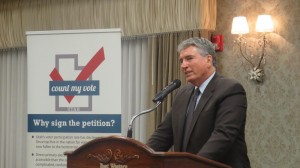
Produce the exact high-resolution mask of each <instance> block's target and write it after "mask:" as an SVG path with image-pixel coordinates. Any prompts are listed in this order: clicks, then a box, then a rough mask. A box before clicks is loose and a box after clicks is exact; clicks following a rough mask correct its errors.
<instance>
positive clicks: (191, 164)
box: [64, 136, 230, 168]
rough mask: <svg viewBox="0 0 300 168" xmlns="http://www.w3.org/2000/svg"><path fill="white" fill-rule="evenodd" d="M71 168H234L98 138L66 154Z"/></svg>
mask: <svg viewBox="0 0 300 168" xmlns="http://www.w3.org/2000/svg"><path fill="white" fill-rule="evenodd" d="M64 154H65V155H67V168H230V166H227V165H224V164H222V163H219V162H215V161H213V160H209V159H206V158H204V157H200V156H197V155H193V154H190V153H186V152H155V151H153V150H152V149H151V148H150V147H148V146H147V145H145V144H143V143H141V142H139V141H136V140H134V139H131V138H126V137H120V136H109V137H101V138H96V139H94V140H92V141H90V142H88V143H86V144H84V145H82V146H80V147H79V148H78V149H76V150H75V151H73V152H65V153H64Z"/></svg>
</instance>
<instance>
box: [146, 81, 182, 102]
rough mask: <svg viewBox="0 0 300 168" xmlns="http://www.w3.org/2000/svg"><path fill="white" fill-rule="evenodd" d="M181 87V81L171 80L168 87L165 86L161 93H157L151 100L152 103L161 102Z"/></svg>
mask: <svg viewBox="0 0 300 168" xmlns="http://www.w3.org/2000/svg"><path fill="white" fill-rule="evenodd" d="M180 85H181V81H180V80H178V79H175V80H173V81H172V82H171V83H170V84H169V85H168V86H166V87H165V88H164V89H163V90H162V91H160V92H159V93H157V94H156V95H155V97H154V99H153V100H152V101H153V102H154V103H156V102H158V101H160V102H162V101H163V99H164V98H165V97H166V96H167V95H168V94H169V93H171V92H172V91H173V90H175V89H177V88H179V87H180Z"/></svg>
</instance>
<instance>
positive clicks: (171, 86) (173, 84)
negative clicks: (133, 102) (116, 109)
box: [127, 79, 181, 138]
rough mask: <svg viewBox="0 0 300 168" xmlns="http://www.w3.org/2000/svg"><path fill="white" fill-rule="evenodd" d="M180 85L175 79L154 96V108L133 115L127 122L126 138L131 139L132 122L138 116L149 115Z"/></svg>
mask: <svg viewBox="0 0 300 168" xmlns="http://www.w3.org/2000/svg"><path fill="white" fill-rule="evenodd" d="M180 85H181V82H180V80H178V79H175V80H173V81H172V82H171V83H170V84H169V85H168V86H166V87H165V88H164V89H163V90H162V91H160V92H159V93H157V94H156V95H155V98H154V99H153V100H152V101H153V102H154V103H156V104H155V106H154V107H153V108H151V109H148V110H144V111H142V112H140V113H138V114H136V115H134V116H133V117H132V118H131V120H130V122H129V126H128V131H127V137H128V138H132V124H133V121H134V120H135V119H136V118H137V117H138V116H140V115H142V114H146V113H149V112H151V111H153V110H155V109H156V108H157V107H158V106H159V105H160V104H161V102H162V101H163V99H164V98H165V97H166V96H167V95H168V94H169V93H171V92H172V91H173V90H175V89H177V88H179V87H180Z"/></svg>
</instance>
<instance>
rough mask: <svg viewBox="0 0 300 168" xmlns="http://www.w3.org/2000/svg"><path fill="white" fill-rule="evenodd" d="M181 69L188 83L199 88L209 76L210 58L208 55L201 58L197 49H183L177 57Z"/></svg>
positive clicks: (191, 47)
mask: <svg viewBox="0 0 300 168" xmlns="http://www.w3.org/2000/svg"><path fill="white" fill-rule="evenodd" d="M179 59H180V62H181V69H182V71H183V72H184V74H185V78H186V80H187V81H188V82H190V83H192V84H193V85H195V86H200V85H201V84H202V83H203V82H204V81H205V80H206V79H207V78H208V77H209V75H210V69H211V66H212V63H211V62H212V57H211V56H210V55H208V56H206V57H203V56H201V55H200V54H199V52H198V51H197V48H196V47H194V46H190V47H188V48H186V49H183V50H182V51H181V52H180V56H179Z"/></svg>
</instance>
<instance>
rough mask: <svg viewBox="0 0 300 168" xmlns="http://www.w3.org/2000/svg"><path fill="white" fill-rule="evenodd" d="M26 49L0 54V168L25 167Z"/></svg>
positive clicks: (9, 50) (0, 52)
mask: <svg viewBox="0 0 300 168" xmlns="http://www.w3.org/2000/svg"><path fill="white" fill-rule="evenodd" d="M26 62H27V60H26V49H25V48H20V49H7V50H4V51H0V137H1V138H0V167H3V168H21V167H24V165H25V163H26V151H25V150H26V137H27V125H26V123H27V111H26V107H27V106H26V104H27V101H26V96H27V95H26V94H27V92H26V90H27V73H26V71H27V69H26V68H27V66H26Z"/></svg>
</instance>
